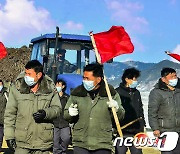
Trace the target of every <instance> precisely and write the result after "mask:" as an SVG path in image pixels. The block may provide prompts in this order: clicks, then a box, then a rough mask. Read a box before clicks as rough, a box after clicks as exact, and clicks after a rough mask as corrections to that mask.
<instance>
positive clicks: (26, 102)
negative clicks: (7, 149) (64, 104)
mask: <svg viewBox="0 0 180 154" xmlns="http://www.w3.org/2000/svg"><path fill="white" fill-rule="evenodd" d="M24 75H25V74H24V73H22V74H20V75H19V76H18V78H17V79H16V81H15V82H14V83H13V84H12V86H11V87H10V93H9V99H8V103H7V105H6V110H5V115H4V126H5V131H4V132H5V138H6V140H10V139H15V140H16V143H17V146H18V147H21V148H27V149H40V150H47V149H49V148H51V147H52V146H53V124H52V123H50V121H51V122H52V121H53V119H55V118H57V117H58V116H59V115H60V112H61V104H60V100H59V97H58V93H57V91H56V88H55V85H54V82H53V80H52V79H51V78H49V77H48V76H46V75H45V76H44V77H43V79H42V80H41V82H40V83H39V84H40V85H39V89H38V91H37V92H36V93H33V92H32V91H31V90H30V87H29V86H28V85H27V84H26V83H25V81H24ZM41 109H43V110H44V111H45V112H46V117H45V120H44V121H43V122H41V123H36V122H35V120H34V118H33V113H35V112H37V111H38V110H41Z"/></svg>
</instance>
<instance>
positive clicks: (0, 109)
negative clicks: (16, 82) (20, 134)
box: [0, 87, 8, 125]
mask: <svg viewBox="0 0 180 154" xmlns="http://www.w3.org/2000/svg"><path fill="white" fill-rule="evenodd" d="M5 93H6V96H8V92H7V88H6V87H3V88H2V90H1V91H0V125H3V124H4V112H5V108H6V103H7V99H6V97H5Z"/></svg>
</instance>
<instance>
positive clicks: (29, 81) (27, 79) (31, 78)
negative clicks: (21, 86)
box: [24, 76, 36, 87]
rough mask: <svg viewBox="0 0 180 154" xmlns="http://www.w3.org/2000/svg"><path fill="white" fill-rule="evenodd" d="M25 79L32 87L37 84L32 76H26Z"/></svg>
mask: <svg viewBox="0 0 180 154" xmlns="http://www.w3.org/2000/svg"><path fill="white" fill-rule="evenodd" d="M24 81H25V82H26V84H27V85H28V86H30V87H31V86H33V85H35V84H36V82H35V81H34V78H33V77H30V76H24Z"/></svg>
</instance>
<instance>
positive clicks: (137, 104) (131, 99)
mask: <svg viewBox="0 0 180 154" xmlns="http://www.w3.org/2000/svg"><path fill="white" fill-rule="evenodd" d="M139 76H140V71H139V70H137V69H135V68H128V69H126V70H125V71H124V73H123V75H122V82H121V83H120V85H119V87H118V88H117V89H116V91H117V92H118V93H119V95H120V98H121V101H122V106H123V107H124V109H125V111H126V112H125V117H124V119H123V120H122V121H121V122H120V123H121V126H123V125H125V124H128V123H129V122H131V121H134V120H136V119H138V118H141V119H140V120H138V121H136V122H135V123H133V124H132V125H130V126H128V127H126V128H125V129H123V130H122V132H123V135H124V138H126V137H134V136H135V135H136V134H137V133H140V132H144V127H145V120H144V112H143V105H142V101H141V95H140V92H139V91H138V90H137V89H136V87H137V85H138V81H137V79H138V77H139ZM128 148H129V150H130V152H131V154H142V150H141V149H137V148H136V147H135V146H130V147H126V146H124V145H123V146H119V143H117V144H116V154H126V152H127V150H128Z"/></svg>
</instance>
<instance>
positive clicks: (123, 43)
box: [93, 26, 134, 63]
mask: <svg viewBox="0 0 180 154" xmlns="http://www.w3.org/2000/svg"><path fill="white" fill-rule="evenodd" d="M93 36H94V40H95V43H96V47H97V49H98V52H99V54H100V57H101V63H104V62H106V61H108V60H110V59H112V58H114V57H116V56H118V55H121V54H128V53H132V52H133V51H134V46H133V44H132V42H131V39H130V37H129V35H128V33H127V32H126V31H125V29H124V28H123V27H122V26H112V27H111V29H110V30H109V31H105V32H100V33H96V34H93Z"/></svg>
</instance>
